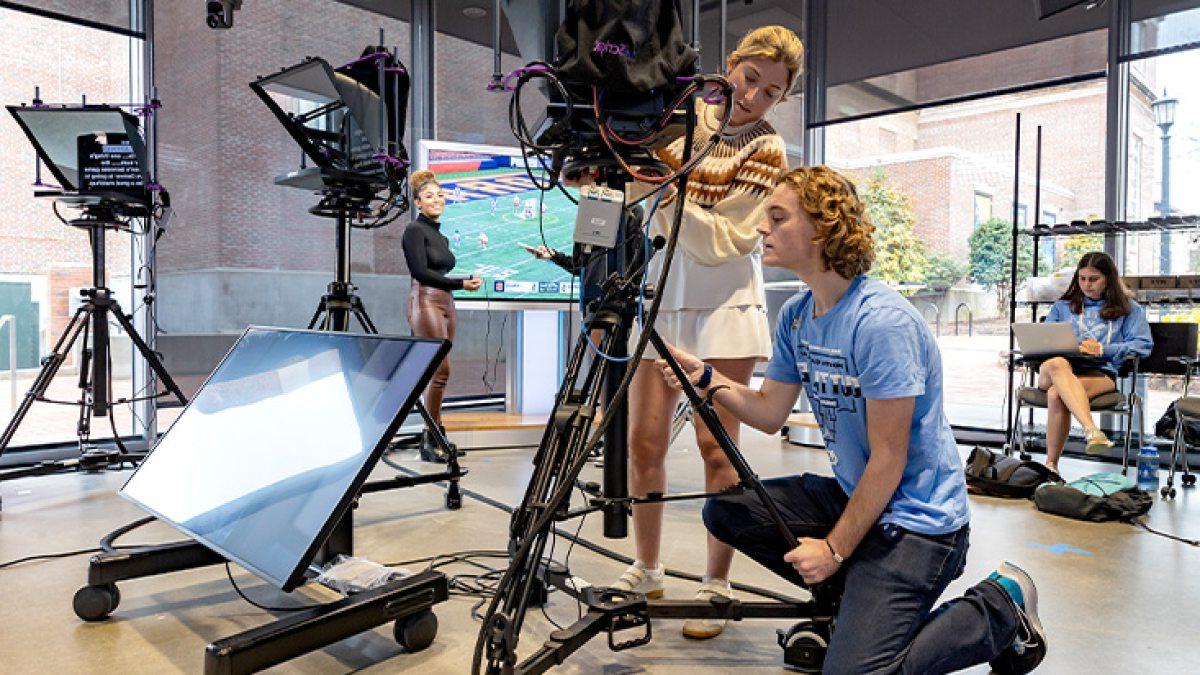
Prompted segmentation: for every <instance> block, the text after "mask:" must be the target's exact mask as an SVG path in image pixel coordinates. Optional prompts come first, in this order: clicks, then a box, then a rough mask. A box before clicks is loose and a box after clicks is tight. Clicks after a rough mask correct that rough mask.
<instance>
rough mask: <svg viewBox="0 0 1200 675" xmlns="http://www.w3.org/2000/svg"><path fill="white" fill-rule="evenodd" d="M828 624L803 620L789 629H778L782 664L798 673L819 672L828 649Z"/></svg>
mask: <svg viewBox="0 0 1200 675" xmlns="http://www.w3.org/2000/svg"><path fill="white" fill-rule="evenodd" d="M829 635H830V630H829V624H827V623H816V622H813V621H809V620H805V621H801V622H800V623H797V624H796V625H794V626H792V627H791V629H790V630H787V631H785V630H783V629H782V628H781V629H779V631H778V636H779V646H780V647H783V665H784V667H785V668H787V669H788V670H792V671H795V672H799V673H819V672H821V669H822V667H823V666H824V665H825V652H826V651H827V650H828V649H829Z"/></svg>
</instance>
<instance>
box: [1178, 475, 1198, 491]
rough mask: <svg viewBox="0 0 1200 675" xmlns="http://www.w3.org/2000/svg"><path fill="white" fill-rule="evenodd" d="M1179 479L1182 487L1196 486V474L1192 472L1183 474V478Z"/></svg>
mask: <svg viewBox="0 0 1200 675" xmlns="http://www.w3.org/2000/svg"><path fill="white" fill-rule="evenodd" d="M1181 480H1182V481H1183V487H1185V488H1190V487H1196V474H1194V473H1185V474H1183V478H1182V479H1181Z"/></svg>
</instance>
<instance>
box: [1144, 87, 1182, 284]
mask: <svg viewBox="0 0 1200 675" xmlns="http://www.w3.org/2000/svg"><path fill="white" fill-rule="evenodd" d="M1178 107H1179V100H1178V99H1174V98H1170V97H1168V96H1167V90H1166V89H1164V90H1163V95H1162V96H1161V97H1159V99H1158V100H1157V101H1155V102H1154V103H1151V104H1150V108H1151V109H1152V110H1153V111H1154V123H1155V124H1157V125H1158V128H1159V129H1161V130H1162V201H1160V202H1159V210H1160V211H1161V212H1162V217H1163V220H1164V221H1165V220H1166V219H1167V218H1169V217H1170V216H1171V125H1173V124H1175V109H1176V108H1178ZM1158 265H1159V268H1160V273H1161V274H1170V273H1171V232H1170V231H1169V230H1167V229H1165V228H1164V229H1163V231H1162V232H1160V233H1159V235H1158Z"/></svg>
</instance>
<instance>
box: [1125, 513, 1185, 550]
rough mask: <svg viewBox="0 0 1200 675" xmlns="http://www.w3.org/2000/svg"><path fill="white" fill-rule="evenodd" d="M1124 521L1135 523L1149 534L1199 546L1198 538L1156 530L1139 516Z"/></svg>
mask: <svg viewBox="0 0 1200 675" xmlns="http://www.w3.org/2000/svg"><path fill="white" fill-rule="evenodd" d="M1126 522H1128V523H1129V524H1130V525H1136V526H1138V527H1140V528H1142V529H1143V530H1145V531H1147V532H1149V533H1150V534H1157V535H1158V536H1160V537H1166V538H1167V539H1171V540H1173V541H1177V542H1179V543H1181V544H1187V545H1188V546H1198V547H1200V539H1185V538H1184V537H1180V536H1176V535H1174V534H1168V533H1166V532H1162V531H1159V530H1156V529H1154V528H1153V527H1150V526H1149V525H1147V524H1146V521H1144V520H1142V519H1141V518H1130V519H1129V520H1127V521H1126Z"/></svg>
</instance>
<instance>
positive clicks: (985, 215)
mask: <svg viewBox="0 0 1200 675" xmlns="http://www.w3.org/2000/svg"><path fill="white" fill-rule="evenodd" d="M991 217H992V196H991V195H990V194H985V193H983V192H976V193H975V222H974V225H975V227H979V224H980V223H982V222H984V221H986V220H990V219H991Z"/></svg>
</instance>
